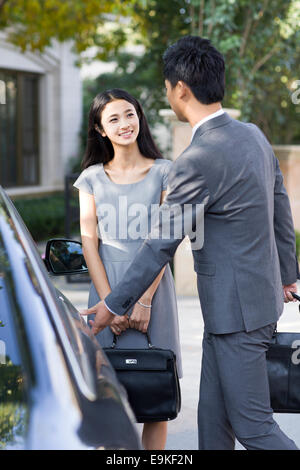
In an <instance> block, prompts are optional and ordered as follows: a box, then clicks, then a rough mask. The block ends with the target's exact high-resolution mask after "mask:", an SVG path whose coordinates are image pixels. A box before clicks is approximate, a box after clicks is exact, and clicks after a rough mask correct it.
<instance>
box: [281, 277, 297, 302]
mask: <svg viewBox="0 0 300 470" xmlns="http://www.w3.org/2000/svg"><path fill="white" fill-rule="evenodd" d="M282 287H283V294H284V301H285V303H288V302H297V300H296V299H294V297H293V296H292V294H290V292H295V294H296V293H297V284H296V282H294V284H289V285H288V286H282Z"/></svg>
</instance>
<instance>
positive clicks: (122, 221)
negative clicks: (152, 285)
mask: <svg viewBox="0 0 300 470" xmlns="http://www.w3.org/2000/svg"><path fill="white" fill-rule="evenodd" d="M171 165H172V163H171V162H170V161H169V160H165V159H157V160H155V162H154V164H153V165H152V167H151V168H150V170H149V171H148V173H147V174H146V176H145V177H144V178H143V179H142V180H141V181H138V182H136V183H130V184H118V183H114V182H113V181H111V180H110V178H109V177H108V176H107V174H106V172H105V171H104V168H103V165H102V163H99V164H95V165H92V166H90V167H88V168H87V169H85V170H84V171H83V172H82V173H81V174H80V176H79V178H78V179H77V180H76V181H75V183H74V186H75V187H76V188H77V189H80V190H81V191H84V192H87V193H89V194H93V195H94V198H95V204H96V212H97V218H98V236H99V238H100V244H99V255H100V257H101V260H102V262H103V264H104V267H105V270H106V275H107V278H108V281H109V284H110V287H111V288H112V289H113V288H114V287H115V286H116V285H117V284H118V282H119V281H120V280H121V279H122V277H123V276H124V274H125V272H126V270H127V268H128V267H129V265H130V263H131V261H132V260H133V259H134V257H135V254H136V252H137V250H138V249H139V247H140V246H141V244H142V243H143V241H144V239H145V238H146V236H147V234H148V233H149V231H150V228H151V221H153V214H154V212H155V211H156V210H157V208H158V205H159V203H160V198H161V192H162V191H164V190H166V189H167V180H168V172H169V170H170V167H171ZM99 300H100V299H99V296H98V294H97V292H96V289H95V287H94V285H93V283H91V287H90V292H89V301H88V306H89V307H92V306H93V305H95V304H96V303H97V302H99ZM131 312H132V309H131V310H129V311H128V312H127V313H128V315H130V314H131ZM91 318H92V316H91ZM148 332H149V334H150V338H151V342H152V344H153V345H154V346H157V347H159V348H164V349H171V350H172V351H174V353H175V354H176V359H177V368H178V375H179V377H182V364H181V352H180V341H179V328H178V313H177V303H176V293H175V286H174V281H173V276H172V272H171V269H170V266H169V264H168V265H167V266H166V270H165V272H164V275H163V277H162V279H161V281H160V283H159V285H158V288H157V290H156V292H155V294H154V296H153V299H152V309H151V319H150V323H149V328H148ZM97 339H98V341H99V343H100V345H101V346H102V347H110V346H111V344H112V339H113V333H112V331H111V329H110V328H109V327H107V328H105V329H104V330H103V331H101V332H100V333H99V334H98V335H97ZM117 347H119V348H145V347H147V339H146V336H145V335H144V334H143V333H141V332H139V331H137V330H134V329H132V328H129V329H127V330H126V331H125V332H123V333H122V334H121V335H120V336H118V341H117Z"/></svg>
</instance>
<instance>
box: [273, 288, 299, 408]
mask: <svg viewBox="0 0 300 470" xmlns="http://www.w3.org/2000/svg"><path fill="white" fill-rule="evenodd" d="M294 297H295V298H297V299H298V300H300V297H299V296H296V295H294ZM299 310H300V307H299ZM267 369H268V376H269V385H270V397H271V407H272V408H273V410H274V412H276V413H300V333H278V332H277V330H275V331H274V334H273V338H272V342H271V344H270V346H269V350H268V351H267Z"/></svg>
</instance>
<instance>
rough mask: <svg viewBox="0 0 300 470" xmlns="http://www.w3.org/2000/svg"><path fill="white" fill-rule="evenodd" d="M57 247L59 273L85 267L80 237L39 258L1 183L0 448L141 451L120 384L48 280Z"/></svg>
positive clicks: (83, 324) (86, 329) (88, 332)
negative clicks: (65, 260)
mask: <svg viewBox="0 0 300 470" xmlns="http://www.w3.org/2000/svg"><path fill="white" fill-rule="evenodd" d="M62 242H63V243H62ZM59 243H60V245H59ZM64 244H65V245H64ZM68 244H69V245H68ZM58 246H60V248H61V249H62V247H63V246H65V247H66V246H67V248H69V252H68V253H69V254H68V253H67V252H66V253H65V254H66V255H67V256H69V262H70V263H71V264H69V265H68V266H67V265H65V266H64V269H65V268H67V269H65V270H60V271H61V272H62V271H63V272H64V273H66V274H72V273H74V272H78V271H79V272H84V271H86V269H87V268H86V266H85V265H84V258H83V256H82V252H80V250H81V246H80V243H79V244H78V243H77V245H76V242H73V244H72V242H68V241H63V240H62V241H60V242H58V241H55V240H54V241H53V240H52V241H50V242H49V243H48V245H47V250H48V252H47V253H46V257H45V259H44V260H43V259H42V257H41V255H40V253H39V251H38V249H37V247H36V244H35V243H34V241H33V240H32V238H31V236H30V233H29V231H28V230H27V228H26V226H25V224H24V222H23V221H22V219H21V217H20V215H19V214H18V212H17V210H16V208H15V207H14V205H13V203H12V201H11V200H10V198H9V197H8V195H7V194H6V192H5V190H4V189H3V188H2V187H1V186H0V449H28V450H39V449H41V450H48V449H49V450H54V449H57V450H63V449H66V450H81V449H82V450H91V449H99V450H101V449H104V450H114V449H124V450H133V449H134V450H141V449H142V447H141V442H140V438H139V434H138V432H137V428H136V424H135V417H134V415H133V412H132V410H131V408H130V406H129V404H128V400H127V396H126V392H125V390H124V389H123V388H122V387H121V385H120V384H119V382H118V380H117V378H116V374H115V372H114V370H113V369H112V367H111V365H110V363H109V361H108V359H107V357H106V356H105V353H104V352H103V350H102V349H101V347H100V346H99V344H98V341H97V340H96V338H95V337H94V336H93V334H92V333H91V329H90V328H89V327H88V326H87V324H86V322H85V320H83V319H82V317H81V316H80V314H79V312H78V311H77V309H76V308H75V307H74V306H73V305H72V304H71V302H70V301H69V300H68V299H67V298H66V297H65V295H63V293H62V292H60V291H59V290H57V289H56V288H55V287H54V285H53V283H52V281H51V276H50V275H49V271H50V272H52V274H55V272H54V271H55V269H56V270H57V269H58V265H59V263H60V261H59V260H58V259H56V258H55V253H56V251H55V250H57V249H58ZM76 250H78V253H76ZM61 254H62V253H61ZM77 255H78V256H77ZM62 259H63V258H62ZM79 259H80V260H81V264H80V263H79V262H78V260H79ZM55 262H56V265H55ZM78 263H79V264H80V269H79V264H78ZM56 274H58V272H56Z"/></svg>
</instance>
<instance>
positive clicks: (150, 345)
mask: <svg viewBox="0 0 300 470" xmlns="http://www.w3.org/2000/svg"><path fill="white" fill-rule="evenodd" d="M137 331H139V330H137ZM141 333H142V334H144V335H145V336H146V337H147V341H148V347H149V349H154V348H155V346H153V344H152V343H151V339H150V335H149V333H148V331H146V333H143V332H142V331H141ZM116 344H117V335H116V334H114V337H113V342H112V345H111V348H112V349H114V348H115V347H116Z"/></svg>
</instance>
